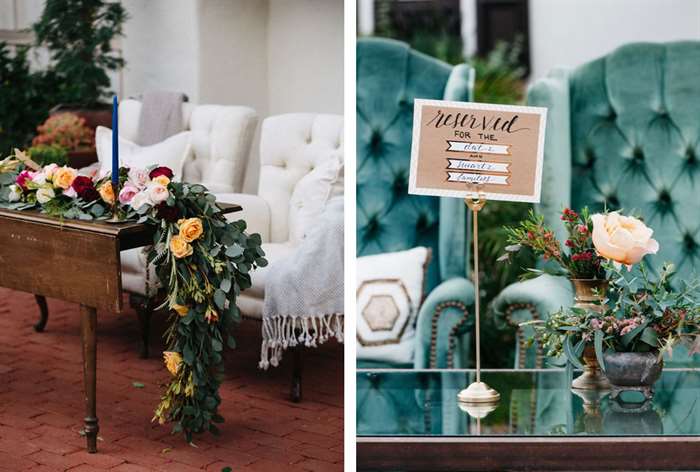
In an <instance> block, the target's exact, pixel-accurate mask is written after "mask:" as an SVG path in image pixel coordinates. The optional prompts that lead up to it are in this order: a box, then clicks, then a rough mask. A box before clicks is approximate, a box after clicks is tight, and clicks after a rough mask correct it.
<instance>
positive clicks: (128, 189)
mask: <svg viewBox="0 0 700 472" xmlns="http://www.w3.org/2000/svg"><path fill="white" fill-rule="evenodd" d="M137 193H139V189H138V188H136V187H135V186H134V185H131V184H130V183H129V182H127V183H126V184H125V185H124V187H123V188H122V189H121V191H120V192H119V203H121V204H122V205H128V204H130V203H131V200H133V199H134V196H135V195H136V194H137Z"/></svg>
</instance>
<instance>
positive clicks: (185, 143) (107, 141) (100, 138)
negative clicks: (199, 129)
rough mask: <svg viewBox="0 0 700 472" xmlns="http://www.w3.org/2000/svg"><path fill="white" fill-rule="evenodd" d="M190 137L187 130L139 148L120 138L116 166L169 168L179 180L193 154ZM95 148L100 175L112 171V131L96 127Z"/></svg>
mask: <svg viewBox="0 0 700 472" xmlns="http://www.w3.org/2000/svg"><path fill="white" fill-rule="evenodd" d="M191 138H192V134H191V132H190V131H183V132H182V133H178V134H176V135H174V136H170V137H169V138H168V139H166V140H165V141H161V142H160V143H157V144H154V145H152V146H139V145H138V144H136V143H133V142H131V141H129V140H127V139H124V138H122V137H119V166H120V167H137V168H142V169H145V168H146V167H149V166H152V165H159V166H166V167H169V168H170V169H172V171H173V174H174V175H175V179H176V180H179V181H181V180H182V167H183V165H184V164H185V161H186V160H187V158H188V157H189V156H190V154H191V152H192V140H191ZM95 147H96V148H97V160H98V161H99V162H100V173H101V174H102V175H105V174H106V173H107V172H110V171H111V170H112V130H111V129H109V128H105V127H104V126H98V127H97V131H96V132H95Z"/></svg>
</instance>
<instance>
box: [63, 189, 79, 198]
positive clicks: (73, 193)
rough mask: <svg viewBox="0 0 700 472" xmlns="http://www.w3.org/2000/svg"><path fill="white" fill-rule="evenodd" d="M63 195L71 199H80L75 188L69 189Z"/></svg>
mask: <svg viewBox="0 0 700 472" xmlns="http://www.w3.org/2000/svg"><path fill="white" fill-rule="evenodd" d="M63 195H65V196H66V197H69V198H78V192H76V191H75V189H74V188H73V187H68V188H67V189H66V190H64V191H63Z"/></svg>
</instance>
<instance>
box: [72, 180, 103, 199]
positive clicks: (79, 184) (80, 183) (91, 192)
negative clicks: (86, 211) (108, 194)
mask: <svg viewBox="0 0 700 472" xmlns="http://www.w3.org/2000/svg"><path fill="white" fill-rule="evenodd" d="M71 187H73V190H75V193H77V194H78V196H79V197H80V198H82V199H83V200H84V201H86V202H92V201H95V200H97V199H98V198H100V193H99V192H98V191H97V189H96V188H95V184H94V183H93V182H92V179H91V178H90V177H86V176H84V175H79V176H78V177H76V178H75V180H73V183H72V184H71Z"/></svg>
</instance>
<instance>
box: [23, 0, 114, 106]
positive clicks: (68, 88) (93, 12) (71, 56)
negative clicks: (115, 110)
mask: <svg viewBox="0 0 700 472" xmlns="http://www.w3.org/2000/svg"><path fill="white" fill-rule="evenodd" d="M127 18H128V17H127V14H126V10H124V7H122V5H121V3H119V2H107V1H104V0H69V1H68V0H46V2H45V4H44V11H43V13H42V15H41V18H40V19H39V21H38V22H37V23H35V24H34V26H33V28H34V32H35V34H36V39H37V46H46V47H47V48H48V50H49V57H50V59H51V63H50V65H49V69H50V70H52V71H53V73H54V75H55V82H54V85H55V86H56V88H57V90H56V99H57V102H58V103H69V104H76V105H80V106H84V107H93V106H95V105H97V104H99V103H100V102H101V100H103V99H104V98H106V97H107V92H108V89H109V87H110V82H109V76H108V75H107V74H108V72H109V71H116V70H118V69H120V68H122V67H124V60H123V59H122V58H121V57H120V56H119V55H118V54H117V53H116V52H115V51H114V50H113V49H112V41H113V40H114V39H115V38H117V37H119V36H122V34H123V30H122V25H123V23H124V21H126V19H127Z"/></svg>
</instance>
